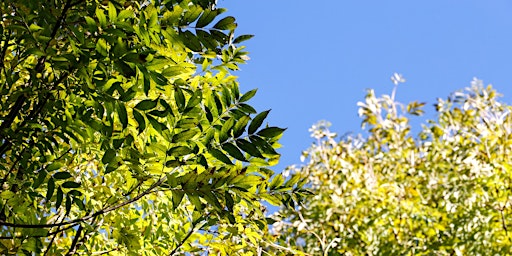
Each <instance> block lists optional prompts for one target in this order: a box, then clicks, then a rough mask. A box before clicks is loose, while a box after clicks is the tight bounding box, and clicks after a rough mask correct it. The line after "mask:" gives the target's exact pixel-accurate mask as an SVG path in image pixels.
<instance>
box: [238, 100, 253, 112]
mask: <svg viewBox="0 0 512 256" xmlns="http://www.w3.org/2000/svg"><path fill="white" fill-rule="evenodd" d="M238 108H239V109H240V110H242V111H243V112H245V113H247V114H256V113H257V112H256V109H254V108H253V107H251V106H250V105H248V104H245V103H239V104H238Z"/></svg>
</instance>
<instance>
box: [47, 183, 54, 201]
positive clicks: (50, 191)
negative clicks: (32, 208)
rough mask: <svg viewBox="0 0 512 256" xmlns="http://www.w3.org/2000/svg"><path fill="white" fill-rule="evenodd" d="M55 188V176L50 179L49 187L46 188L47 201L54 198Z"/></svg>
mask: <svg viewBox="0 0 512 256" xmlns="http://www.w3.org/2000/svg"><path fill="white" fill-rule="evenodd" d="M54 190H55V181H54V180H53V178H50V179H49V180H48V188H47V190H46V201H47V202H48V201H50V200H51V199H52V196H53V192H54Z"/></svg>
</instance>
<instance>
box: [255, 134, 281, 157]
mask: <svg viewBox="0 0 512 256" xmlns="http://www.w3.org/2000/svg"><path fill="white" fill-rule="evenodd" d="M249 139H250V140H251V142H252V143H254V145H255V146H256V147H257V148H258V149H260V150H261V151H262V152H263V153H265V154H270V155H279V153H277V152H276V150H275V149H274V148H273V147H272V146H271V145H270V144H269V143H268V142H266V141H265V140H264V139H262V138H261V137H259V136H257V135H251V136H249Z"/></svg>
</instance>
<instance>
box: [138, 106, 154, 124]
mask: <svg viewBox="0 0 512 256" xmlns="http://www.w3.org/2000/svg"><path fill="white" fill-rule="evenodd" d="M157 104H158V101H157V100H142V101H140V102H139V103H137V105H135V108H136V109H138V110H142V111H146V110H150V109H154V108H155V107H156V105H157ZM139 124H140V123H139Z"/></svg>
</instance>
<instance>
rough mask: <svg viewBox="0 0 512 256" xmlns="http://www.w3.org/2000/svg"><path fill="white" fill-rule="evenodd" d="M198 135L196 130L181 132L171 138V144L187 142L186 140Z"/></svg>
mask: <svg viewBox="0 0 512 256" xmlns="http://www.w3.org/2000/svg"><path fill="white" fill-rule="evenodd" d="M198 133H199V131H198V130H197V129H190V130H185V131H182V132H180V133H177V134H175V135H174V136H172V142H173V143H176V142H181V141H187V140H189V139H191V138H193V137H194V136H195V135H196V134H198Z"/></svg>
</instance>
